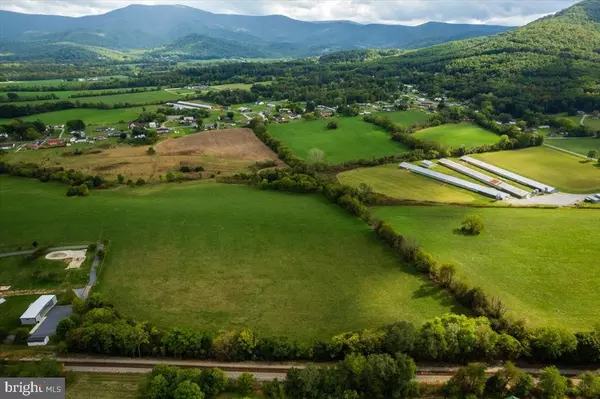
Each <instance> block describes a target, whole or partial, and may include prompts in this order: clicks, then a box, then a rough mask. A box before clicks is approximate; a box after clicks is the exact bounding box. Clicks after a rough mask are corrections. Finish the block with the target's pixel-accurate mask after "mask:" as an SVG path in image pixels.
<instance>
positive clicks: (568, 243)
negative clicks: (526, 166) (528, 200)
mask: <svg viewBox="0 0 600 399" xmlns="http://www.w3.org/2000/svg"><path fill="white" fill-rule="evenodd" d="M470 214H478V215H480V216H481V217H482V218H483V221H484V224H485V229H484V231H483V233H482V234H481V235H479V236H465V235H461V234H456V233H454V232H453V230H454V229H457V228H459V227H460V224H461V222H462V220H463V219H464V218H465V217H466V216H467V215H470ZM374 215H375V216H376V217H378V218H380V219H382V220H385V221H388V222H390V223H391V224H392V226H393V227H394V229H395V230H396V231H397V232H398V233H400V234H404V235H406V236H408V237H412V238H414V239H416V240H417V241H418V242H419V243H420V244H421V245H422V246H423V247H424V249H425V250H426V251H428V252H430V253H431V254H432V255H434V256H435V257H436V258H437V259H439V260H441V261H446V262H454V263H456V265H457V269H458V272H459V274H461V275H464V276H466V277H467V278H468V279H469V280H470V281H471V282H472V283H473V284H474V285H478V286H481V287H482V288H483V290H484V291H485V292H487V293H489V294H491V295H494V296H498V297H499V298H501V299H502V301H503V302H504V304H505V305H506V307H507V309H508V310H509V313H510V314H511V315H513V316H515V317H517V318H523V319H525V320H526V321H528V322H529V323H531V324H532V325H534V326H563V327H567V328H570V329H573V330H584V329H591V328H592V327H594V325H596V323H597V322H598V309H600V296H599V295H598V280H599V279H600V265H599V264H598V262H597V260H598V258H599V257H600V248H599V247H598V245H597V237H598V215H600V213H599V212H598V211H595V210H578V209H508V208H479V209H472V208H471V209H470V208H467V207H448V206H445V207H441V206H440V207H437V206H434V207H413V206H409V207H406V206H404V207H378V208H375V209H374Z"/></svg>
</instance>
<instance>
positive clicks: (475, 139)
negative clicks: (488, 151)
mask: <svg viewBox="0 0 600 399" xmlns="http://www.w3.org/2000/svg"><path fill="white" fill-rule="evenodd" d="M414 135H415V137H418V138H419V139H421V140H426V141H435V142H436V143H439V144H441V145H442V146H444V147H453V148H458V147H461V146H465V147H467V148H472V147H478V146H480V145H484V144H487V145H491V144H494V143H496V142H498V141H499V140H500V136H498V135H497V134H494V133H492V132H490V131H489V130H486V129H484V128H482V127H480V126H478V125H476V124H474V123H468V122H464V123H457V124H446V125H440V126H436V127H430V128H429V129H425V130H420V131H418V132H416V133H414Z"/></svg>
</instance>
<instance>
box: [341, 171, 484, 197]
mask: <svg viewBox="0 0 600 399" xmlns="http://www.w3.org/2000/svg"><path fill="white" fill-rule="evenodd" d="M436 171H438V172H441V173H446V172H447V171H446V170H442V168H441V167H438V168H437V169H436ZM448 174H449V173H448ZM337 178H338V180H339V181H340V183H342V184H347V185H350V186H354V187H358V186H359V185H360V184H361V183H365V184H368V185H369V186H371V187H372V188H373V190H374V191H375V192H376V193H380V194H384V195H386V196H388V197H391V198H396V199H400V200H407V201H427V202H440V203H453V204H471V203H490V202H491V200H490V199H488V198H486V197H484V196H482V195H479V194H476V193H473V192H470V191H468V190H463V189H461V188H458V187H454V186H452V185H449V184H445V183H442V182H440V181H437V180H434V179H429V178H427V177H425V176H419V175H417V174H415V173H412V172H409V171H408V170H405V169H400V168H398V165H397V164H388V165H381V166H375V167H372V168H360V169H354V170H349V171H347V172H343V173H340V174H338V175H337Z"/></svg>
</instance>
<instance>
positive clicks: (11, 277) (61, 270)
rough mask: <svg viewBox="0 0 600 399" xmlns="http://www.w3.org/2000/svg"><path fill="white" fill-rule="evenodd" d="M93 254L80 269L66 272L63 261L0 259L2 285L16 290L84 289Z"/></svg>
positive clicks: (90, 253) (87, 256) (88, 255)
mask: <svg viewBox="0 0 600 399" xmlns="http://www.w3.org/2000/svg"><path fill="white" fill-rule="evenodd" d="M93 256H94V255H93V253H92V252H89V251H88V253H87V254H86V260H85V261H84V263H83V264H82V265H81V267H80V268H79V269H72V270H65V269H66V267H67V266H68V264H67V263H65V262H64V261H61V260H47V259H44V257H43V256H42V257H41V258H39V259H35V260H33V261H28V260H27V257H26V256H9V257H7V258H0V285H10V286H11V289H14V290H32V289H44V288H59V287H62V288H66V287H73V288H77V287H83V286H85V285H86V284H87V282H88V273H89V270H90V267H91V265H92V262H91V261H92V258H93ZM36 272H42V273H54V276H47V277H45V278H37V279H36V278H35V277H34V275H35V273H36Z"/></svg>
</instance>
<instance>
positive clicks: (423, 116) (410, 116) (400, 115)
mask: <svg viewBox="0 0 600 399" xmlns="http://www.w3.org/2000/svg"><path fill="white" fill-rule="evenodd" d="M377 115H379V116H386V117H388V118H390V120H391V121H392V122H394V123H398V124H400V125H404V126H410V125H412V124H413V123H415V122H419V123H422V122H427V121H428V120H429V118H430V116H431V115H430V114H428V113H427V112H423V111H419V110H410V111H397V112H383V113H378V114H377Z"/></svg>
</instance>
